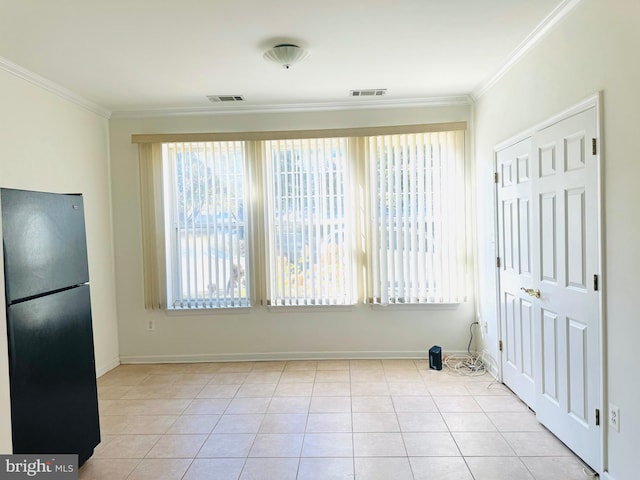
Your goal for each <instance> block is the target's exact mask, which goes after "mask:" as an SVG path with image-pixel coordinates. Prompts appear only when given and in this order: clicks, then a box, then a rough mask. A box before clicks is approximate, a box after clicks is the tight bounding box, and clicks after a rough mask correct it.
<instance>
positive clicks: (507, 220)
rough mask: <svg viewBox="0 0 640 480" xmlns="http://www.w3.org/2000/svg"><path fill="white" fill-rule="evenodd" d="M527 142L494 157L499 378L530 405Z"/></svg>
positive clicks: (532, 393)
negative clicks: (496, 203) (496, 188)
mask: <svg viewBox="0 0 640 480" xmlns="http://www.w3.org/2000/svg"><path fill="white" fill-rule="evenodd" d="M530 156H531V138H530V137H529V138H526V139H524V140H521V141H519V142H518V143H515V144H514V145H510V146H508V147H506V148H504V149H503V150H500V151H498V152H497V153H496V165H497V172H498V190H497V195H498V224H499V225H500V233H499V235H500V238H499V239H498V245H499V247H500V251H499V258H500V260H499V262H500V265H499V268H500V314H501V318H500V321H501V328H502V342H503V353H502V377H503V381H504V383H505V384H506V385H508V386H509V388H511V390H513V391H514V392H515V393H516V395H518V396H519V397H520V398H521V399H522V400H523V401H524V402H525V403H526V404H527V405H529V406H530V407H531V408H534V406H535V395H536V392H535V383H534V368H535V367H534V355H533V348H534V347H533V300H532V299H531V297H529V296H528V295H527V294H526V293H525V292H523V291H522V290H521V287H522V286H523V285H527V286H530V285H532V284H533V276H532V264H531V261H532V256H531V213H532V212H531V210H532V207H531V203H532V202H531V195H532V190H531V183H532V182H531V180H532V176H531V174H532V172H531V168H532V166H531V158H530Z"/></svg>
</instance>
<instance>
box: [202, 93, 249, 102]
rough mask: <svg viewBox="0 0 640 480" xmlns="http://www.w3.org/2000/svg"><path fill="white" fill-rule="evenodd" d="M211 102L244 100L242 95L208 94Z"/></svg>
mask: <svg viewBox="0 0 640 480" xmlns="http://www.w3.org/2000/svg"><path fill="white" fill-rule="evenodd" d="M207 98H208V99H209V101H210V102H213V103H218V102H244V97H243V96H242V95H207Z"/></svg>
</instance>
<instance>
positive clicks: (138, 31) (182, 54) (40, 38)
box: [0, 0, 575, 112]
mask: <svg viewBox="0 0 640 480" xmlns="http://www.w3.org/2000/svg"><path fill="white" fill-rule="evenodd" d="M569 3H571V2H570V1H569V0H564V1H561V0H315V1H311V0H0V57H4V59H6V60H8V61H9V62H12V63H15V64H17V65H19V66H21V67H23V68H25V69H27V70H28V71H30V72H33V73H35V74H36V75H39V76H42V77H44V78H46V79H48V80H50V81H52V82H55V83H56V84H59V85H60V86H62V87H64V88H65V89H69V90H71V91H72V92H75V93H76V94H78V95H80V96H81V97H84V98H85V99H87V100H89V101H91V102H94V103H95V104H97V105H100V106H101V107H104V108H105V109H107V110H111V111H116V112H118V111H120V112H124V111H138V112H140V111H146V110H163V109H164V110H170V109H177V110H178V109H183V110H188V109H191V110H192V111H193V110H198V109H212V108H219V109H234V108H238V107H239V106H240V104H231V105H230V104H222V105H221V104H217V105H214V104H212V103H210V102H209V101H208V100H207V98H206V96H207V95H216V94H224V95H227V94H233V95H244V97H245V99H246V102H244V104H242V107H240V108H249V107H251V108H263V109H266V108H278V107H283V106H289V107H297V108H304V107H309V108H311V107H313V106H314V105H316V106H317V105H325V106H328V105H333V106H336V105H337V106H340V105H353V104H355V103H359V104H362V103H363V102H381V101H382V100H380V99H373V98H350V97H349V91H350V90H353V89H368V88H386V89H388V91H387V95H386V96H385V97H382V98H383V99H384V100H383V101H384V102H387V103H398V104H402V103H406V102H409V101H417V100H422V101H425V100H427V99H433V98H434V97H449V96H459V95H467V94H470V93H472V92H473V91H474V90H478V89H480V88H482V86H483V85H485V84H486V82H488V81H489V80H490V79H491V77H492V76H494V75H495V74H496V73H497V72H498V71H499V70H500V68H501V67H503V66H504V65H505V63H506V62H508V60H509V59H510V58H513V56H514V52H517V51H518V49H519V48H521V47H522V45H523V42H526V41H527V40H528V39H529V40H530V39H531V38H532V36H534V35H535V34H536V32H539V31H540V30H541V28H543V27H544V26H545V25H548V24H550V23H552V22H553V19H554V18H555V17H556V16H557V15H558V13H559V12H560V11H561V10H562V8H564V7H566V6H567V4H569ZM573 3H575V0H574V2H573ZM283 42H291V43H297V44H298V45H300V46H302V47H304V48H306V49H308V51H309V52H310V55H309V57H308V58H307V59H305V60H304V61H303V62H302V63H300V64H298V65H296V66H295V67H294V68H293V69H291V70H284V69H281V68H279V67H277V66H275V65H273V64H270V63H267V62H265V61H264V60H263V58H262V54H263V52H264V51H265V50H267V49H268V48H269V47H271V46H273V45H276V44H278V43H283Z"/></svg>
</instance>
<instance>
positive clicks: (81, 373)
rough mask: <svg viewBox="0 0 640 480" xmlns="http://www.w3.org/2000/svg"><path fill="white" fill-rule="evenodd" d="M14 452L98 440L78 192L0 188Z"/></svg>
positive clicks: (74, 449) (78, 446)
mask: <svg viewBox="0 0 640 480" xmlns="http://www.w3.org/2000/svg"><path fill="white" fill-rule="evenodd" d="M0 203H1V208H2V243H3V253H4V275H5V297H6V306H7V337H8V342H9V345H8V346H9V381H10V395H11V429H12V440H13V453H16V454H53V453H57V454H78V461H79V464H80V465H81V464H82V463H84V462H85V461H86V460H87V459H88V458H89V457H90V456H91V455H92V454H93V450H94V447H95V446H96V445H97V444H98V443H99V442H100V426H99V420H98V398H97V389H96V369H95V357H94V349H93V330H92V325H91V302H90V297H89V269H88V265H87V243H86V234H85V224H84V208H83V199H82V196H81V195H66V194H54V193H44V192H31V191H24V190H14V189H5V188H3V189H0Z"/></svg>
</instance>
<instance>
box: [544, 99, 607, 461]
mask: <svg viewBox="0 0 640 480" xmlns="http://www.w3.org/2000/svg"><path fill="white" fill-rule="evenodd" d="M596 129H597V119H596V110H595V108H591V109H589V110H587V111H584V112H582V113H579V114H577V115H574V116H572V117H569V118H566V119H564V120H562V121H560V122H557V123H555V124H553V125H551V126H549V127H547V128H544V129H543V130H540V131H538V132H536V133H535V134H534V135H533V148H534V164H535V165H536V168H535V169H534V175H535V181H534V182H533V185H532V186H533V192H532V193H533V201H534V205H535V208H534V215H533V223H532V229H533V231H534V232H536V236H535V241H534V245H535V246H534V251H535V252H536V256H537V257H538V258H536V261H535V263H534V268H533V273H534V280H535V285H534V286H533V287H534V288H535V289H539V290H540V299H535V298H534V304H535V305H536V307H535V322H534V329H535V331H534V345H535V352H536V371H538V372H539V375H537V376H536V407H535V411H536V416H537V418H538V420H539V421H540V422H541V423H542V424H544V425H545V426H546V427H547V428H548V429H549V430H551V431H552V432H553V433H554V434H555V435H556V436H557V437H558V438H560V440H562V441H563V442H564V443H565V444H567V445H568V446H569V447H570V448H571V449H572V450H573V451H574V452H575V453H576V454H577V455H578V456H580V457H581V458H582V459H583V460H584V461H585V462H587V463H588V464H589V465H591V467H592V468H594V469H596V470H599V469H600V435H601V433H600V427H598V426H597V425H596V409H600V385H601V382H600V363H601V360H602V352H601V351H600V348H601V347H600V307H599V306H600V293H599V291H598V285H597V280H596V278H597V277H595V278H594V275H598V274H599V264H600V245H599V241H598V235H599V233H598V231H599V226H598V222H599V207H598V166H597V157H596V155H595V154H594V153H593V151H592V140H593V139H595V138H597V130H596Z"/></svg>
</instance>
